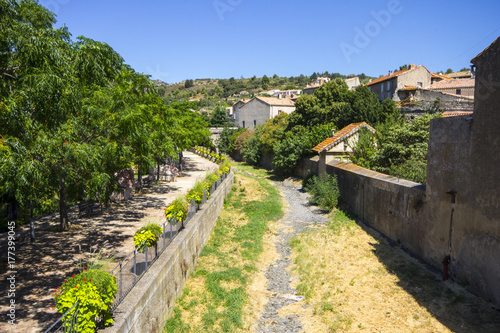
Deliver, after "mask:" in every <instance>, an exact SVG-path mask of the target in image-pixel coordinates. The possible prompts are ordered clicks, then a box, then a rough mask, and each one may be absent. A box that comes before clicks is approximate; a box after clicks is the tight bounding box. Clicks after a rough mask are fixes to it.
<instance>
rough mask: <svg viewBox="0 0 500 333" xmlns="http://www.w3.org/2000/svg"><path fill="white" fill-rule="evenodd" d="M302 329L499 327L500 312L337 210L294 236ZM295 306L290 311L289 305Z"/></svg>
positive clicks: (496, 329) (456, 329)
mask: <svg viewBox="0 0 500 333" xmlns="http://www.w3.org/2000/svg"><path fill="white" fill-rule="evenodd" d="M292 247H293V250H294V266H293V270H294V271H295V273H297V274H298V281H297V282H296V285H297V286H296V287H297V289H298V291H299V292H300V293H301V294H303V295H304V296H305V297H306V302H307V303H308V304H309V305H310V307H309V309H310V310H307V307H306V308H303V307H301V306H298V305H292V306H291V307H289V308H288V309H283V310H282V311H286V312H288V313H293V312H295V313H299V314H300V315H301V321H302V322H304V323H305V327H304V328H305V331H307V332H358V331H367V332H500V312H498V311H495V310H493V309H492V308H491V306H490V305H489V304H488V303H487V302H485V301H484V300H482V299H480V298H477V297H475V296H473V295H471V294H470V293H468V292H466V291H465V290H464V289H463V288H461V287H459V286H457V285H455V284H454V283H452V282H446V283H445V282H442V281H441V277H440V276H439V275H438V274H434V273H432V272H431V271H429V270H428V269H427V268H426V267H425V266H423V265H422V264H421V263H420V262H418V261H417V260H415V259H414V258H412V257H411V256H409V255H408V254H406V253H405V252H403V251H402V250H401V249H400V248H399V247H397V246H391V245H390V244H388V243H387V241H386V240H385V239H384V238H382V237H381V236H380V235H379V234H378V233H377V232H375V231H373V230H372V229H369V228H366V227H364V226H362V225H359V224H357V223H356V221H355V220H353V219H352V218H350V217H349V216H347V215H346V214H344V213H343V212H341V211H334V213H332V217H331V222H330V224H329V225H328V226H325V227H322V228H319V229H316V230H313V231H310V232H307V233H304V234H302V235H300V236H299V237H297V238H295V239H294V240H293V241H292ZM294 306H295V308H294Z"/></svg>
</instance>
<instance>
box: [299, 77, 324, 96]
mask: <svg viewBox="0 0 500 333" xmlns="http://www.w3.org/2000/svg"><path fill="white" fill-rule="evenodd" d="M327 82H330V78H329V77H318V78H317V79H316V80H313V81H311V82H309V84H308V85H307V87H305V88H304V89H302V92H303V93H304V94H307V95H313V94H314V92H315V91H316V89H318V88H319V87H321V86H322V85H323V84H325V83H327Z"/></svg>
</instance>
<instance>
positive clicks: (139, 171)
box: [136, 165, 142, 192]
mask: <svg viewBox="0 0 500 333" xmlns="http://www.w3.org/2000/svg"><path fill="white" fill-rule="evenodd" d="M141 191H142V172H141V166H140V165H138V166H137V191H136V192H141Z"/></svg>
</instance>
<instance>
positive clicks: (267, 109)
mask: <svg viewBox="0 0 500 333" xmlns="http://www.w3.org/2000/svg"><path fill="white" fill-rule="evenodd" d="M236 104H238V103H236ZM236 104H235V105H236ZM293 111H295V102H294V101H292V100H291V99H289V98H282V99H279V98H273V97H255V98H252V99H251V100H250V101H248V102H246V103H244V104H239V105H238V107H236V108H235V109H234V115H235V123H236V125H238V126H239V127H242V128H250V129H254V128H255V127H257V126H259V125H261V124H264V123H265V122H266V120H268V119H271V118H274V117H276V116H277V115H279V114H280V113H282V112H285V113H288V114H290V113H292V112H293Z"/></svg>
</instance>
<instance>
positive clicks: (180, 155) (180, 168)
mask: <svg viewBox="0 0 500 333" xmlns="http://www.w3.org/2000/svg"><path fill="white" fill-rule="evenodd" d="M179 172H182V151H180V152H179Z"/></svg>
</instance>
